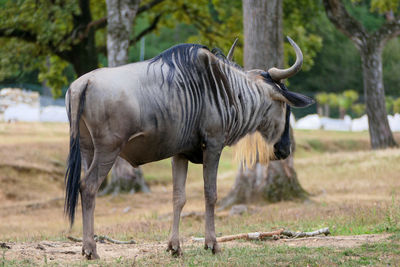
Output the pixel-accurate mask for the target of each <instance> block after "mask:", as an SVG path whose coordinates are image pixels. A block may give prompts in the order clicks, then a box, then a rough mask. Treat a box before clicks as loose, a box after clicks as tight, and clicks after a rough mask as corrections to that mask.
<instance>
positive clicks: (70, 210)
mask: <svg viewBox="0 0 400 267" xmlns="http://www.w3.org/2000/svg"><path fill="white" fill-rule="evenodd" d="M86 88H87V84H86V86H85V88H84V89H83V91H82V93H81V95H80V97H79V104H78V112H77V116H76V118H73V117H71V101H72V99H71V93H70V90H71V89H69V90H68V93H69V96H70V99H69V103H68V105H69V109H68V118H69V122H70V128H71V129H73V127H72V126H73V123H76V128H75V129H76V131H75V132H74V131H72V130H71V131H70V132H71V133H70V142H69V155H68V163H67V171H66V173H65V183H66V189H65V203H64V212H65V214H66V215H68V217H69V221H70V223H71V226H72V225H73V224H74V219H75V208H76V205H77V204H78V193H79V187H80V180H81V149H80V144H79V120H80V118H81V115H82V112H83V107H84V106H85V96H86Z"/></svg>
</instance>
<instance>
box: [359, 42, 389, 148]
mask: <svg viewBox="0 0 400 267" xmlns="http://www.w3.org/2000/svg"><path fill="white" fill-rule="evenodd" d="M371 42H372V41H369V42H368V43H367V45H365V46H363V47H361V51H360V52H361V65H362V72H363V82H364V95H365V104H366V109H367V115H368V125H369V136H370V140H371V147H372V148H373V149H379V148H386V147H394V146H396V142H395V140H394V138H393V135H392V131H391V130H390V127H389V121H388V118H387V111H386V103H385V90H384V87H383V78H382V77H383V76H382V56H381V55H382V48H381V47H380V46H379V44H370V43H371Z"/></svg>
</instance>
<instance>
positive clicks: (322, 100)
mask: <svg viewBox="0 0 400 267" xmlns="http://www.w3.org/2000/svg"><path fill="white" fill-rule="evenodd" d="M315 99H316V100H317V102H318V104H320V105H325V104H328V101H329V95H328V94H327V93H325V92H324V93H318V94H316V95H315Z"/></svg>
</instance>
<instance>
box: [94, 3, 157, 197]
mask: <svg viewBox="0 0 400 267" xmlns="http://www.w3.org/2000/svg"><path fill="white" fill-rule="evenodd" d="M139 2H140V1H139V0H107V1H106V3H107V23H108V24H107V59H108V66H109V67H116V66H120V65H123V64H126V63H128V59H129V57H128V56H129V54H128V49H129V37H130V35H131V29H132V22H133V20H134V18H135V16H136V13H137V11H138V7H139ZM111 173H112V175H111V180H109V181H105V183H106V184H105V185H102V188H104V189H103V190H102V191H101V193H100V195H104V194H110V193H113V194H118V193H119V192H120V191H125V192H131V193H133V192H138V191H143V192H149V191H150V190H149V188H148V186H147V185H146V183H145V181H144V178H143V173H142V171H141V170H140V168H133V167H132V166H131V165H130V164H129V163H128V162H127V161H126V160H124V159H122V158H120V157H118V158H117V160H116V161H115V163H114V166H113V168H112V170H111Z"/></svg>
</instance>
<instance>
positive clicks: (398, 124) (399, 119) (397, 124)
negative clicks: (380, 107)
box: [388, 113, 400, 132]
mask: <svg viewBox="0 0 400 267" xmlns="http://www.w3.org/2000/svg"><path fill="white" fill-rule="evenodd" d="M388 120H389V126H390V129H391V130H392V131H393V132H400V114H398V113H396V114H394V116H392V115H389V116H388Z"/></svg>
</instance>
